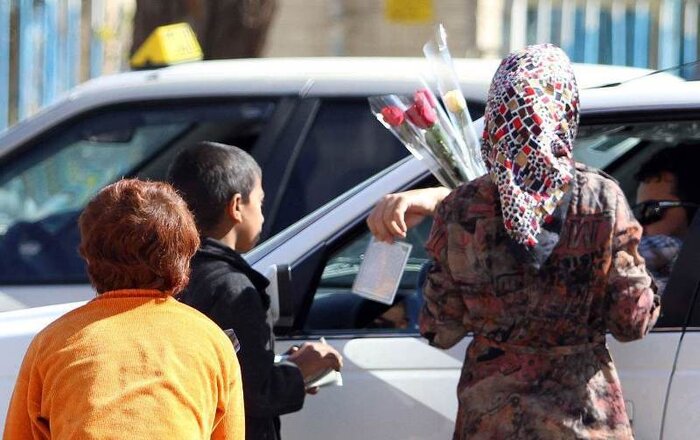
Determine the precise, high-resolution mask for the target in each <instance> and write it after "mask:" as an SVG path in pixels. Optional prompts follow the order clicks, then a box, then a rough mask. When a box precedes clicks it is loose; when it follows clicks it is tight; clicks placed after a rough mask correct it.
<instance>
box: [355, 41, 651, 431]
mask: <svg viewBox="0 0 700 440" xmlns="http://www.w3.org/2000/svg"><path fill="white" fill-rule="evenodd" d="M484 121H485V122H484V134H483V141H482V157H483V159H484V161H485V163H486V165H487V169H488V173H487V174H486V175H485V176H482V177H480V178H477V179H475V180H473V181H471V182H469V183H467V184H464V185H462V186H460V187H458V188H457V189H455V190H454V191H452V192H449V191H448V190H446V189H444V188H442V189H440V188H432V189H429V190H418V191H417V192H412V193H404V194H403V195H402V194H398V195H396V194H395V195H389V196H387V197H385V198H384V199H383V200H382V201H381V202H380V203H379V204H378V205H377V206H376V207H375V209H374V210H373V212H372V213H371V215H370V217H369V218H368V224H369V226H370V229H371V230H372V232H373V233H374V234H375V235H376V236H377V237H378V238H380V239H384V240H388V239H391V238H392V237H393V236H402V235H404V234H405V230H406V228H408V227H410V226H411V225H412V224H415V223H416V222H417V220H418V219H419V218H420V217H421V216H422V215H430V214H434V222H433V228H432V231H431V233H430V238H429V241H428V243H427V245H426V247H427V249H428V251H429V253H430V255H431V256H432V260H433V261H432V266H431V269H430V271H429V273H428V276H427V281H426V284H425V286H424V299H425V304H424V306H423V309H422V310H421V315H420V330H421V333H422V334H423V335H424V336H425V337H426V338H427V339H428V340H429V341H430V343H431V344H432V345H434V346H437V347H441V348H449V347H452V346H454V345H455V344H457V343H458V342H459V341H460V340H462V339H463V338H464V337H465V336H467V335H468V334H473V336H474V339H473V340H472V342H471V343H470V344H469V347H468V349H467V353H466V357H465V361H464V366H463V369H462V374H461V377H460V380H459V384H458V389H457V394H458V401H459V407H458V414H457V419H456V426H455V433H454V438H455V439H501V438H502V439H506V438H507V439H514V438H515V439H518V438H537V439H564V438H578V439H592V438H596V439H597V438H611V439H612V438H614V439H630V438H632V436H633V435H632V430H631V428H630V423H629V420H628V416H627V413H626V411H625V403H624V399H623V396H622V390H621V386H620V381H619V379H618V375H617V372H616V370H615V366H614V364H613V361H612V358H611V357H610V353H609V352H608V348H607V346H606V343H605V335H606V332H608V331H609V332H611V333H612V335H613V336H614V337H615V338H617V339H618V340H620V341H632V340H635V339H640V338H642V337H643V336H644V335H645V334H646V333H647V332H648V331H649V330H650V329H651V327H652V326H653V325H654V323H655V322H656V319H657V317H658V315H659V297H658V295H656V294H655V286H654V284H653V282H652V280H651V278H650V276H649V274H648V272H647V270H646V269H645V266H644V260H643V259H642V258H641V257H640V255H639V253H638V251H637V245H638V243H639V239H640V237H641V233H642V230H641V227H640V225H639V224H638V223H637V222H636V220H635V219H634V217H633V215H632V213H631V210H630V208H629V205H628V203H627V201H626V199H625V196H624V194H623V193H622V191H621V190H620V188H619V186H618V184H617V183H616V182H615V181H614V180H613V179H612V178H611V177H610V176H608V175H606V174H605V173H603V172H601V171H598V170H595V169H592V168H588V167H586V166H585V165H582V164H580V163H576V162H575V161H574V159H573V156H572V148H573V142H574V138H575V137H576V132H577V128H578V121H579V95H578V88H577V85H576V80H575V77H574V73H573V70H572V66H571V63H570V61H569V59H568V58H567V56H566V55H565V53H564V52H563V51H562V50H561V49H559V48H557V47H555V46H552V45H537V46H530V47H527V48H525V49H522V50H519V51H516V52H513V53H511V54H510V55H508V56H507V57H506V58H505V59H504V60H503V61H502V62H501V64H500V67H499V68H498V70H497V72H496V74H495V76H494V78H493V82H492V84H491V87H490V90H489V95H488V101H487V105H486V113H485V116H484ZM448 192H449V194H448ZM406 194H408V195H406Z"/></svg>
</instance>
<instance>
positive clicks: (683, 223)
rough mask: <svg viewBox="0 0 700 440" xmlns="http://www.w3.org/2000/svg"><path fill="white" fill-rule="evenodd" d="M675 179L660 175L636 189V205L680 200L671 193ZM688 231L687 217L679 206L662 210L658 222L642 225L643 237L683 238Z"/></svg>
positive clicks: (667, 174)
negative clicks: (653, 201) (651, 201)
mask: <svg viewBox="0 0 700 440" xmlns="http://www.w3.org/2000/svg"><path fill="white" fill-rule="evenodd" d="M675 185H676V179H675V177H673V174H671V173H661V177H652V178H650V179H647V180H646V181H644V182H641V183H640V184H639V186H638V187H637V203H641V202H646V201H649V200H680V199H679V198H678V196H676V195H675V194H674V193H673V191H674V187H675ZM687 230H688V216H687V214H686V212H685V209H683V208H682V207H680V206H677V207H672V208H666V209H664V210H663V213H662V217H661V219H660V220H658V221H656V222H654V223H650V224H648V225H644V235H672V236H676V237H683V236H684V235H685V233H686V232H687Z"/></svg>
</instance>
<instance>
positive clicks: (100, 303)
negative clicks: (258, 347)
mask: <svg viewBox="0 0 700 440" xmlns="http://www.w3.org/2000/svg"><path fill="white" fill-rule="evenodd" d="M244 431H245V422H244V414H243V391H242V387H241V373H240V368H239V366H238V360H237V358H236V356H235V353H234V350H233V344H232V343H231V341H230V340H229V339H228V337H227V336H226V335H225V334H224V333H223V331H221V329H219V328H218V327H217V326H216V324H214V323H213V322H212V321H210V320H209V319H208V318H207V317H205V316H204V315H202V314H200V313H199V312H197V311H196V310H194V309H192V308H190V307H188V306H186V305H184V304H180V303H179V302H177V301H176V300H175V299H174V298H172V297H170V296H169V295H166V294H164V293H162V292H158V291H152V290H119V291H114V292H107V293H104V294H102V295H99V296H98V297H97V298H95V299H94V300H92V301H90V302H89V303H87V304H85V305H84V306H82V307H80V308H78V309H75V310H73V311H71V312H69V313H67V314H66V315H64V316H62V317H61V318H59V319H58V320H56V321H55V322H54V323H52V324H51V325H49V326H48V327H47V328H45V329H44V330H43V331H41V333H39V334H38V335H37V336H36V337H35V338H34V340H33V341H32V343H31V345H30V346H29V349H28V350H27V354H26V355H25V357H24V362H23V363H22V368H21V370H20V373H19V377H18V378H17V384H16V385H15V390H14V394H13V396H12V401H11V402H10V408H9V410H8V415H7V421H6V425H5V435H4V438H5V440H14V439H49V438H51V439H107V438H110V439H116V438H119V439H187V440H189V439H208V438H212V439H236V440H239V439H240V440H243V439H244V437H245V435H244V434H245V432H244Z"/></svg>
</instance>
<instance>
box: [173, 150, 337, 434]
mask: <svg viewBox="0 0 700 440" xmlns="http://www.w3.org/2000/svg"><path fill="white" fill-rule="evenodd" d="M169 180H170V182H171V183H172V184H173V186H174V187H175V188H176V189H177V190H178V191H179V192H180V194H181V195H182V196H183V198H184V199H185V201H186V202H187V204H188V206H189V208H190V210H192V212H193V213H194V217H195V221H196V223H197V228H198V229H199V233H200V235H201V238H202V242H201V247H200V249H199V250H198V251H197V253H196V255H195V256H194V258H193V259H192V265H191V266H192V273H191V275H190V282H189V285H188V286H187V288H186V289H185V291H184V292H183V293H182V295H181V296H180V300H181V301H182V302H184V303H186V304H188V305H190V306H192V307H194V308H196V309H197V310H199V311H201V312H202V313H204V314H205V315H207V316H209V317H210V318H211V319H212V320H213V321H214V322H216V323H217V324H218V325H219V326H220V327H221V328H222V329H224V330H226V329H233V330H234V331H235V333H236V335H237V337H238V339H239V341H240V343H241V351H240V352H239V353H238V360H239V362H240V365H241V373H242V375H243V397H244V401H245V413H246V438H247V439H251V440H267V439H271V440H277V439H279V438H280V420H279V416H280V415H282V414H286V413H290V412H294V411H298V410H299V409H301V407H302V406H303V404H304V397H305V389H304V378H308V377H311V376H314V375H316V374H318V373H319V372H321V371H323V370H325V369H327V368H334V369H336V370H339V369H340V367H341V365H342V357H341V356H340V354H339V353H338V352H337V351H336V350H335V349H333V347H331V346H330V345H328V344H322V343H306V344H304V345H302V346H301V347H299V348H298V349H295V351H294V352H292V353H290V356H289V357H288V358H287V359H288V362H282V363H277V364H276V363H274V356H275V354H274V351H273V350H274V347H273V345H274V335H273V333H272V323H271V322H270V320H269V318H268V313H267V311H268V309H269V306H270V298H269V296H268V295H267V293H265V288H266V287H267V285H268V280H267V278H265V277H264V276H263V275H262V274H260V273H259V272H257V271H256V270H255V269H253V268H252V267H250V265H248V263H247V262H246V261H245V260H244V259H243V257H242V256H241V255H240V253H243V252H248V251H249V250H251V249H252V248H253V247H254V246H255V244H256V242H257V241H258V238H259V236H260V231H261V230H262V224H263V221H264V219H263V215H262V201H263V197H264V194H263V189H262V172H261V170H260V167H259V166H258V164H257V163H256V162H255V160H254V159H253V158H252V157H251V156H250V155H249V154H248V153H246V152H245V151H243V150H241V149H239V148H237V147H233V146H230V145H224V144H218V143H213V142H201V143H199V144H197V145H195V146H193V147H192V148H189V149H186V150H184V151H182V152H181V153H180V154H179V155H178V157H177V158H176V159H175V162H174V163H173V165H172V166H171V168H170V172H169ZM239 252H240V253H239Z"/></svg>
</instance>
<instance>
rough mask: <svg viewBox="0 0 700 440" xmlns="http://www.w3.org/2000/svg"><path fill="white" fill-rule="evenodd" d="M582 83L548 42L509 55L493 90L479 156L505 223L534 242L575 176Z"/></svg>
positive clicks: (531, 244) (519, 239)
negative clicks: (579, 83)
mask: <svg viewBox="0 0 700 440" xmlns="http://www.w3.org/2000/svg"><path fill="white" fill-rule="evenodd" d="M578 120H579V97H578V87H577V86H576V78H575V77H574V72H573V69H572V66H571V63H570V61H569V58H568V57H567V56H566V54H565V53H564V51H562V50H561V49H559V48H558V47H556V46H553V45H551V44H542V45H536V46H529V47H526V48H525V49H522V50H519V51H516V52H513V53H511V54H510V55H508V56H507V57H506V58H505V59H504V60H503V61H502V62H501V65H500V66H499V68H498V70H497V71H496V74H495V75H494V78H493V81H492V82H491V88H490V89H489V95H488V101H487V103H486V113H485V116H484V135H483V140H482V144H481V153H482V156H483V158H484V162H485V163H486V167H487V168H488V170H489V174H490V175H491V179H492V180H493V181H494V183H495V184H496V185H497V186H498V192H499V195H500V200H501V208H502V211H503V222H504V226H505V228H506V230H507V231H508V234H509V235H510V236H511V237H512V238H513V239H514V240H515V241H516V242H517V243H520V244H523V245H526V246H529V247H534V246H535V245H536V244H537V242H538V240H537V236H538V234H539V233H540V229H541V226H542V224H543V223H545V222H548V221H550V219H551V215H552V213H553V212H554V210H555V209H556V207H557V205H558V204H559V203H560V202H561V200H562V199H563V198H564V195H565V194H566V193H567V191H568V190H569V183H570V182H571V180H572V178H573V173H574V161H573V156H572V148H573V142H574V138H575V137H576V132H577V130H578Z"/></svg>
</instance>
